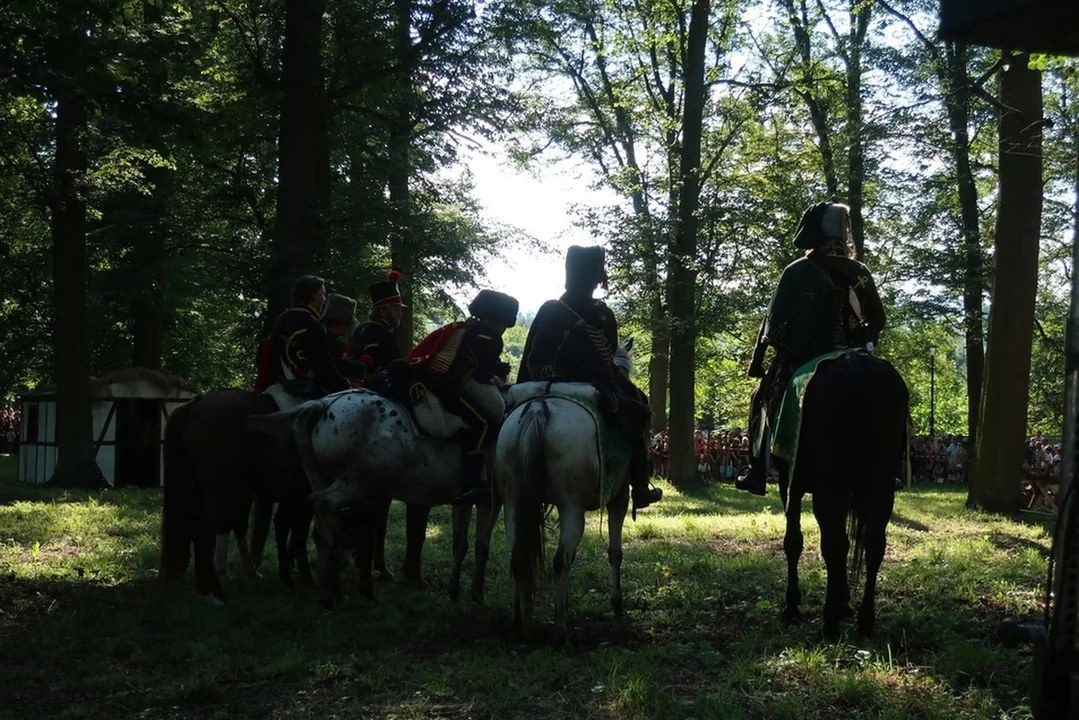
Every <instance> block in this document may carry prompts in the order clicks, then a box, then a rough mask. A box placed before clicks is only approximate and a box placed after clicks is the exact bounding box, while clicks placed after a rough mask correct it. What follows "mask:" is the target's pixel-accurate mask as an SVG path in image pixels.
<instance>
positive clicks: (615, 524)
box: [607, 484, 629, 617]
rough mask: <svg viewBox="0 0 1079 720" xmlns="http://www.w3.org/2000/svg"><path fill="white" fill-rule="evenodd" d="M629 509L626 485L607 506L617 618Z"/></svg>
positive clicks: (617, 614) (608, 559)
mask: <svg viewBox="0 0 1079 720" xmlns="http://www.w3.org/2000/svg"><path fill="white" fill-rule="evenodd" d="M628 508H629V485H628V484H625V485H623V486H622V489H621V490H620V491H619V492H618V495H617V496H616V497H615V498H614V500H612V501H611V502H610V504H608V505H607V534H608V535H609V536H610V544H609V545H608V547H607V562H608V563H610V565H611V608H612V609H613V610H614V615H615V617H622V525H623V524H624V523H625V521H626V510H627V509H628Z"/></svg>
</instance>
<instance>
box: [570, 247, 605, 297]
mask: <svg viewBox="0 0 1079 720" xmlns="http://www.w3.org/2000/svg"><path fill="white" fill-rule="evenodd" d="M605 260H606V255H605V253H604V251H603V248H602V247H600V246H599V245H589V246H587V247H585V246H582V245H572V246H570V249H569V250H568V251H567V252H566V289H567V290H568V289H569V288H571V287H596V286H597V285H602V286H603V289H604V290H606V289H607V270H606V268H604V262H605Z"/></svg>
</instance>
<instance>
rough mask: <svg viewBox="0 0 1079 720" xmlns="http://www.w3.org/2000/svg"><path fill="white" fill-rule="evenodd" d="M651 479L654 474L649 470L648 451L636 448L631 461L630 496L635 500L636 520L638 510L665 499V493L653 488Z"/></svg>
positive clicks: (634, 512)
mask: <svg viewBox="0 0 1079 720" xmlns="http://www.w3.org/2000/svg"><path fill="white" fill-rule="evenodd" d="M651 479H652V473H651V471H650V469H649V463H648V451H647V450H643V449H640V448H634V452H633V455H632V456H631V457H630V459H629V485H630V487H631V488H632V492H631V494H630V496H631V497H632V498H633V516H634V518H636V516H637V511H638V510H643V509H644V508H646V507H648V506H649V505H651V504H652V503H656V502H659V501H660V500H662V499H663V491H662V490H660V489H659V488H657V487H652V483H651V482H650V481H651Z"/></svg>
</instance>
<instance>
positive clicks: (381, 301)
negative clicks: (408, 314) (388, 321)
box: [370, 270, 405, 308]
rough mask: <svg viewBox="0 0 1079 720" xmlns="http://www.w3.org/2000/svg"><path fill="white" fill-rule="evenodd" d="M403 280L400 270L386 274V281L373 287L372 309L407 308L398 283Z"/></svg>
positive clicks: (381, 281) (379, 282)
mask: <svg viewBox="0 0 1079 720" xmlns="http://www.w3.org/2000/svg"><path fill="white" fill-rule="evenodd" d="M400 279H401V271H400V270H390V271H389V272H388V273H386V279H385V280H380V281H378V282H377V283H374V284H373V285H371V288H370V289H371V306H372V307H376V308H378V307H394V306H397V307H405V304H404V302H403V300H402V297H401V289H400V288H399V287H397V282H398V281H399V280H400Z"/></svg>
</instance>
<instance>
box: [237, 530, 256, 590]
mask: <svg viewBox="0 0 1079 720" xmlns="http://www.w3.org/2000/svg"><path fill="white" fill-rule="evenodd" d="M233 535H235V536H236V549H237V551H239V554H240V564H241V569H242V571H243V577H244V580H246V581H247V582H248V583H251V584H254V582H255V580H256V578H258V573H256V572H255V567H254V564H253V560H252V558H251V549H250V548H249V547H248V545H247V528H246V527H245V526H239V527H237V528H236V529H235V531H234V532H233Z"/></svg>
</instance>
